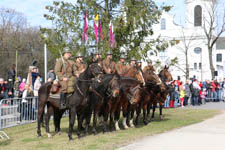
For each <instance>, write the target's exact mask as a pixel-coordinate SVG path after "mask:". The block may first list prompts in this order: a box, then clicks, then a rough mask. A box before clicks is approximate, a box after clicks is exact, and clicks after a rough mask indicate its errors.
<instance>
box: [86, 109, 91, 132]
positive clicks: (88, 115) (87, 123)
mask: <svg viewBox="0 0 225 150" xmlns="http://www.w3.org/2000/svg"><path fill="white" fill-rule="evenodd" d="M91 114H92V111H90V112H89V113H88V114H87V117H86V126H85V134H86V135H88V129H89V125H90V120H91Z"/></svg>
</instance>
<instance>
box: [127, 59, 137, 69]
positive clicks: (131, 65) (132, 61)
mask: <svg viewBox="0 0 225 150" xmlns="http://www.w3.org/2000/svg"><path fill="white" fill-rule="evenodd" d="M134 66H136V59H135V58H134V57H132V58H131V59H130V64H129V65H128V69H129V68H131V67H134Z"/></svg>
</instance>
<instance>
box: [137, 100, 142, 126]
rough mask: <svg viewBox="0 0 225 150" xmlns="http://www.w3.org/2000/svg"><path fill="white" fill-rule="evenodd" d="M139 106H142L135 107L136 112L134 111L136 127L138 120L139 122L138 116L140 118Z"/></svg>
mask: <svg viewBox="0 0 225 150" xmlns="http://www.w3.org/2000/svg"><path fill="white" fill-rule="evenodd" d="M141 105H142V104H140V105H139V106H137V110H136V115H137V116H136V119H135V125H136V126H137V125H138V120H139V116H140V114H141Z"/></svg>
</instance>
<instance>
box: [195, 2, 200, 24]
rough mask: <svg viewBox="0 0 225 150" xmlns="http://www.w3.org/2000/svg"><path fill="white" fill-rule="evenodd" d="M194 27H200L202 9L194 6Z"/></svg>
mask: <svg viewBox="0 0 225 150" xmlns="http://www.w3.org/2000/svg"><path fill="white" fill-rule="evenodd" d="M194 26H202V7H201V6H200V5H197V6H195V9H194Z"/></svg>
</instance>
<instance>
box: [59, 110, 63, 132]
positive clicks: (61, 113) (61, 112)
mask: <svg viewBox="0 0 225 150" xmlns="http://www.w3.org/2000/svg"><path fill="white" fill-rule="evenodd" d="M63 113H64V111H60V114H59V117H58V119H57V128H58V132H57V133H59V134H60V132H61V128H60V123H61V119H62V116H63Z"/></svg>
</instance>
